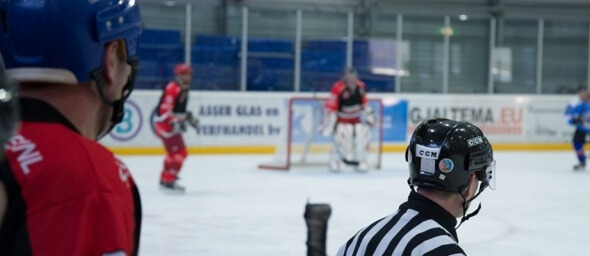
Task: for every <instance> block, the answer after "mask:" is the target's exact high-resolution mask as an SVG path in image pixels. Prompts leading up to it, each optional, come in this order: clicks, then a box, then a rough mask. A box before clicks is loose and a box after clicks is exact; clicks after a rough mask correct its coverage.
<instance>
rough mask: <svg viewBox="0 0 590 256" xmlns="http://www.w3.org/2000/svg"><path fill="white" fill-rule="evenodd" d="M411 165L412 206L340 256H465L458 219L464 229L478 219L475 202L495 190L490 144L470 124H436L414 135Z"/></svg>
mask: <svg viewBox="0 0 590 256" xmlns="http://www.w3.org/2000/svg"><path fill="white" fill-rule="evenodd" d="M406 161H407V162H408V165H409V167H410V178H409V179H408V183H409V184H410V187H411V189H412V191H411V192H410V195H409V197H408V201H407V202H405V203H403V204H402V205H401V206H400V207H399V210H398V211H397V212H395V213H394V214H391V215H389V216H387V217H385V218H383V219H380V220H378V221H376V222H374V223H373V224H371V225H369V226H367V227H365V228H363V229H361V230H360V231H359V232H357V233H356V235H355V236H354V237H352V238H351V239H349V240H348V242H347V243H346V244H344V245H342V246H341V247H340V250H338V254H337V255H339V256H340V255H433V256H434V255H436V256H439V255H465V252H464V251H463V249H461V247H460V246H459V245H458V241H459V239H458V238H457V232H456V228H455V226H457V219H456V218H460V217H461V223H463V221H466V220H467V219H469V218H470V217H472V216H474V215H475V214H477V212H478V211H479V209H480V208H481V205H480V206H479V207H478V208H477V209H476V210H475V211H474V212H473V213H471V214H467V215H466V212H467V208H468V207H469V204H470V202H471V201H472V200H473V199H475V198H476V197H477V196H478V195H479V194H480V193H481V192H482V191H483V190H485V188H487V187H490V188H492V189H494V186H495V179H494V178H495V161H494V159H493V153H492V147H491V145H490V143H489V142H488V140H487V139H486V137H484V135H483V133H482V132H481V130H480V129H479V128H477V127H476V126H475V125H473V124H471V123H467V122H458V121H453V120H448V119H431V120H428V121H425V122H423V123H421V124H420V125H419V126H418V127H417V128H416V130H415V131H414V134H413V135H412V139H411V140H410V145H409V146H408V148H407V149H406ZM478 184H480V185H479V188H478ZM414 189H415V190H414ZM461 223H459V225H461Z"/></svg>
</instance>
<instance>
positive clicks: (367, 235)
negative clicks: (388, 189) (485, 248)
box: [337, 192, 465, 256]
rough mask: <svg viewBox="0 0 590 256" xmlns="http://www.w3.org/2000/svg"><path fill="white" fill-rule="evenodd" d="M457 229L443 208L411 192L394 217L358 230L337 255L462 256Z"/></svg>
mask: <svg viewBox="0 0 590 256" xmlns="http://www.w3.org/2000/svg"><path fill="white" fill-rule="evenodd" d="M456 225H457V219H455V217H454V216H453V215H451V214H450V213H449V212H447V211H446V210H445V209H444V208H442V207H441V206H439V205H438V204H436V203H434V202H432V201H431V200H430V199H428V198H426V197H424V196H422V195H420V194H418V193H416V192H411V193H410V196H409V197H408V201H407V202H405V203H403V204H402V205H401V206H400V208H399V210H398V211H397V212H396V213H394V214H392V215H389V216H387V217H385V218H383V219H380V220H378V221H376V222H374V223H373V224H371V225H369V226H367V227H366V228H363V229H361V230H360V231H359V232H357V233H356V235H355V236H354V237H352V238H350V240H348V242H347V243H346V244H344V245H342V247H340V250H338V254H337V255H338V256H349V255H379V256H380V255H396V256H397V255H403V256H406V255H411V256H415V255H424V256H439V255H440V256H442V255H444V256H447V255H453V256H460V255H465V252H464V251H463V250H462V249H461V247H459V245H458V244H457V243H458V241H459V240H458V238H457V232H456V230H455V226H456Z"/></svg>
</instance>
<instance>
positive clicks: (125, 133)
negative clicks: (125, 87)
mask: <svg viewBox="0 0 590 256" xmlns="http://www.w3.org/2000/svg"><path fill="white" fill-rule="evenodd" d="M124 111H125V115H124V116H123V121H121V123H119V124H118V125H117V126H115V128H114V129H113V130H112V131H111V132H110V133H109V135H110V136H111V138H113V139H115V140H118V141H128V140H131V139H133V138H135V136H137V134H139V131H140V130H141V126H142V124H143V116H142V114H141V109H140V108H139V106H138V105H137V103H135V102H133V101H132V100H127V101H125V109H124Z"/></svg>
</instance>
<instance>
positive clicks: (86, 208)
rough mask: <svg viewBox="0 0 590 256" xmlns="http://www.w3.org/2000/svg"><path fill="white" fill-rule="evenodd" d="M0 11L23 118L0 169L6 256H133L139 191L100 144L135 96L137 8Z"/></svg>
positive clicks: (108, 4) (49, 0)
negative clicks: (126, 103) (4, 200)
mask: <svg viewBox="0 0 590 256" xmlns="http://www.w3.org/2000/svg"><path fill="white" fill-rule="evenodd" d="M0 13H2V17H3V18H2V19H1V20H0V25H1V27H2V28H3V29H1V30H0V52H2V55H3V57H4V62H5V64H6V68H7V71H6V74H7V76H8V78H10V79H12V80H14V81H17V82H18V83H19V85H20V92H19V93H20V94H19V101H20V110H21V126H20V129H19V131H18V132H17V134H16V135H14V136H13V137H12V138H11V139H10V140H9V142H8V143H7V144H6V145H5V149H6V151H5V153H6V161H5V162H3V163H2V164H1V165H0V182H1V183H2V184H4V186H3V187H4V190H3V191H2V192H0V193H4V194H5V195H7V199H8V204H7V209H6V210H5V211H4V212H3V213H4V217H3V218H0V222H1V223H0V255H3V256H11V255H14V256H16V255H18V256H27V255H137V252H138V248H139V235H140V226H141V215H142V214H141V205H140V199H139V192H138V190H137V187H136V185H135V182H134V181H133V178H132V177H131V174H130V172H129V170H128V169H127V167H126V166H125V164H123V163H122V162H121V161H119V160H118V159H117V158H115V156H114V155H113V153H112V152H110V151H109V150H108V149H107V148H105V147H104V146H102V145H100V144H99V143H97V142H96V140H97V138H100V137H102V136H104V135H105V134H107V133H108V132H109V131H110V130H111V129H112V128H113V127H114V126H115V125H116V124H117V123H119V122H120V121H121V120H122V119H123V114H124V108H123V106H124V103H125V100H126V99H127V97H128V96H129V94H130V93H131V91H132V89H133V81H134V77H135V73H136V69H137V57H138V55H137V50H138V40H139V36H140V32H141V23H142V22H141V17H140V13H139V6H138V3H137V1H134V0H93V1H63V0H28V1H5V2H3V3H2V5H0ZM0 215H1V214H0Z"/></svg>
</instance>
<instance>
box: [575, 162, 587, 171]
mask: <svg viewBox="0 0 590 256" xmlns="http://www.w3.org/2000/svg"><path fill="white" fill-rule="evenodd" d="M585 169H586V164H585V163H579V164H576V165H574V171H583V170H585Z"/></svg>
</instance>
